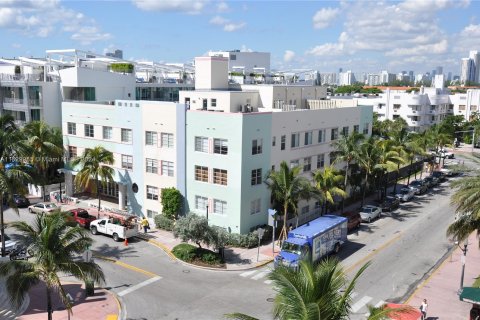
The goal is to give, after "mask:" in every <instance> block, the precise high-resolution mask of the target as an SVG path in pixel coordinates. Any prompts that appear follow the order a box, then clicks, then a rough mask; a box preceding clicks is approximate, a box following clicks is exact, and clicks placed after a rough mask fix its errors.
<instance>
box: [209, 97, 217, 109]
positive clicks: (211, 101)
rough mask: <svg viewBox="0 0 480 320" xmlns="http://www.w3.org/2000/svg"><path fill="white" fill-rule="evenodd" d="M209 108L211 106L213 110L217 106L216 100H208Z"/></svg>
mask: <svg viewBox="0 0 480 320" xmlns="http://www.w3.org/2000/svg"><path fill="white" fill-rule="evenodd" d="M210 106H211V107H212V108H215V107H216V106H217V99H211V100H210Z"/></svg>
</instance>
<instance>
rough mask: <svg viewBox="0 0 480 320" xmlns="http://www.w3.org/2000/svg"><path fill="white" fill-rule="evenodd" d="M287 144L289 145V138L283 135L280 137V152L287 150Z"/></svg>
mask: <svg viewBox="0 0 480 320" xmlns="http://www.w3.org/2000/svg"><path fill="white" fill-rule="evenodd" d="M286 144H287V136H285V135H283V136H281V137H280V150H285V145H286Z"/></svg>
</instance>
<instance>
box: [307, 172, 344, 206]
mask: <svg viewBox="0 0 480 320" xmlns="http://www.w3.org/2000/svg"><path fill="white" fill-rule="evenodd" d="M342 180H343V176H342V175H341V174H339V173H338V171H337V170H336V169H335V168H334V167H333V166H327V167H325V168H323V170H316V171H315V172H313V181H314V183H315V189H317V190H318V193H319V194H320V196H321V197H322V199H323V201H324V209H325V210H324V211H325V212H327V210H328V204H333V203H334V202H335V201H334V196H340V197H342V198H344V197H346V195H347V193H346V192H345V190H342V189H341V188H340V186H341V184H342Z"/></svg>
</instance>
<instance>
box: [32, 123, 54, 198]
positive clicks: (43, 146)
mask: <svg viewBox="0 0 480 320" xmlns="http://www.w3.org/2000/svg"><path fill="white" fill-rule="evenodd" d="M23 132H24V134H25V137H26V140H25V141H24V143H25V145H26V148H28V149H27V150H28V151H29V153H30V154H29V156H30V158H31V161H32V164H34V165H35V167H36V168H37V170H38V172H39V173H40V175H41V177H42V178H41V183H42V187H43V192H42V193H43V194H42V196H43V199H45V191H46V190H45V185H46V184H47V180H48V168H49V167H50V166H52V165H53V164H54V163H55V162H57V163H58V162H60V158H61V156H62V155H63V147H62V142H61V141H59V139H58V138H57V136H56V134H55V132H56V131H54V130H53V129H52V128H51V127H50V126H49V125H48V124H46V123H45V122H43V121H32V122H30V123H28V124H27V125H26V126H25V127H24V128H23Z"/></svg>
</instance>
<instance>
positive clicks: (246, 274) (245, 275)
mask: <svg viewBox="0 0 480 320" xmlns="http://www.w3.org/2000/svg"><path fill="white" fill-rule="evenodd" d="M255 272H257V270H253V271H247V272H244V273H241V274H240V276H241V277H244V278H245V277H248V276H249V275H251V274H254V273H255Z"/></svg>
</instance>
